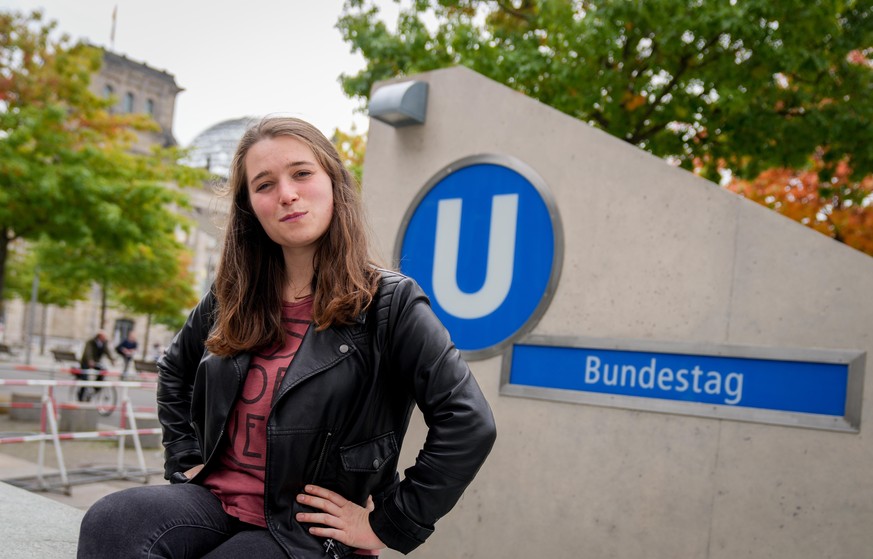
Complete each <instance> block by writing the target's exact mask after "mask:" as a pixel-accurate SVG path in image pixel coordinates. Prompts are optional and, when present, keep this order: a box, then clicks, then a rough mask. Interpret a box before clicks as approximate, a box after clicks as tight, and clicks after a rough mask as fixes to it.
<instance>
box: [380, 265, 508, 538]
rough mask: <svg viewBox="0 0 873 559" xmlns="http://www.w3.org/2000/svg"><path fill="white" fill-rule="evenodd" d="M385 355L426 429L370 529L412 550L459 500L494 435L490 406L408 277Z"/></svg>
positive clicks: (396, 298) (394, 303) (394, 301)
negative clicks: (415, 453)
mask: <svg viewBox="0 0 873 559" xmlns="http://www.w3.org/2000/svg"><path fill="white" fill-rule="evenodd" d="M388 316H389V317H391V319H390V320H389V322H390V324H389V332H388V339H387V344H386V346H387V350H386V351H387V352H388V355H387V356H386V358H389V359H391V361H392V364H391V366H392V369H393V370H394V371H395V372H396V374H398V375H400V377H402V378H403V379H405V380H406V382H408V388H409V390H410V392H411V394H412V395H413V397H414V398H415V401H416V404H417V405H418V407H419V409H420V410H421V412H422V414H423V415H424V419H425V422H426V423H427V425H428V432H427V438H426V440H425V443H424V445H423V447H422V448H421V450H420V451H419V454H418V457H417V458H416V460H415V465H414V466H412V467H410V468H408V469H407V470H406V471H405V472H404V474H405V476H404V479H403V481H402V482H401V483H400V484H399V485H397V486H396V487H395V488H394V490H393V491H391V492H389V493H387V494H385V495H384V497H383V498H382V499H380V502H377V503H376V507H375V509H374V510H373V512H372V513H371V514H370V519H369V520H370V525H371V526H372V528H373V530H374V532H375V533H376V534H377V535H378V537H379V539H380V540H382V541H383V542H385V544H387V545H388V547H390V548H392V549H397V550H398V551H401V552H403V553H408V552H409V551H411V550H412V549H414V548H415V547H417V546H418V545H420V544H421V543H422V542H424V540H425V539H426V538H427V537H428V536H429V535H430V534H431V533H432V532H433V526H434V523H435V522H436V521H437V520H438V519H439V518H440V517H442V516H443V515H445V514H446V513H447V512H449V511H450V510H451V509H452V507H454V505H455V503H457V501H458V500H459V499H460V498H461V495H462V494H463V492H464V490H465V489H466V488H467V486H468V485H469V484H470V482H472V481H473V478H474V477H475V476H476V473H477V472H478V471H479V468H480V467H481V466H482V464H483V463H484V462H485V459H486V457H487V456H488V454H489V452H490V451H491V447H492V446H493V444H494V441H495V438H496V426H495V423H494V417H493V415H492V413H491V408H490V406H489V405H488V402H487V401H486V400H485V396H484V395H483V394H482V391H481V389H480V388H479V385H478V384H477V382H476V379H475V378H474V377H473V374H472V372H471V371H470V368H469V366H468V365H467V363H466V362H465V361H464V359H463V358H462V357H461V354H460V352H459V350H458V349H457V348H456V347H455V346H454V344H453V343H452V341H451V338H450V336H449V333H448V332H447V331H446V329H445V327H443V325H442V323H441V322H440V321H439V319H438V318H437V317H436V315H435V314H434V313H433V310H432V309H431V307H430V303H429V301H428V299H427V297H426V296H425V294H424V292H423V291H422V290H421V288H420V287H419V286H418V284H416V283H415V282H414V281H413V280H411V279H409V278H403V279H401V280H400V281H399V283H398V284H397V286H396V288H395V290H394V292H393V294H392V297H391V307H390V311H389V313H388Z"/></svg>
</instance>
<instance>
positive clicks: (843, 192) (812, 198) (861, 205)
mask: <svg viewBox="0 0 873 559" xmlns="http://www.w3.org/2000/svg"><path fill="white" fill-rule="evenodd" d="M814 163H815V164H814V165H813V166H810V167H809V168H806V169H803V170H795V169H769V170H767V171H764V172H763V173H761V174H760V175H758V176H757V177H755V179H754V180H749V181H745V180H735V181H732V182H731V183H730V184H728V188H729V189H730V190H732V191H734V192H736V193H738V194H742V195H743V196H746V197H747V198H749V199H751V200H754V201H755V202H758V203H759V204H762V205H764V206H767V207H769V208H770V209H773V210H775V211H777V212H779V213H781V214H783V215H785V216H787V217H790V218H791V219H794V220H795V221H799V222H801V223H803V224H804V225H807V226H809V227H811V228H813V229H815V230H816V231H819V232H820V233H823V234H825V235H828V236H829V237H832V238H834V239H836V240H838V241H841V242H843V243H846V244H847V245H849V246H851V247H853V248H856V249H858V250H860V251H862V252H865V253H867V254H869V255H870V256H873V205H870V204H869V203H868V200H873V175H871V176H867V177H866V178H865V179H863V180H861V181H858V182H855V181H853V180H851V178H850V177H851V175H852V173H851V171H850V169H849V168H848V165H846V164H845V163H842V164H840V165H838V166H837V169H836V172H835V173H834V174H833V177H831V179H830V180H828V181H827V182H826V183H822V182H821V179H820V177H819V170H820V167H821V166H822V165H823V162H822V158H821V157H817V158H815V159H814Z"/></svg>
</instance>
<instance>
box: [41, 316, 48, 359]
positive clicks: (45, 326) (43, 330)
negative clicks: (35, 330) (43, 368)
mask: <svg viewBox="0 0 873 559" xmlns="http://www.w3.org/2000/svg"><path fill="white" fill-rule="evenodd" d="M48 311H49V306H48V305H43V306H42V324H40V329H39V330H40V331H39V354H40V355H45V337H46V333H47V332H48V314H49V312H48Z"/></svg>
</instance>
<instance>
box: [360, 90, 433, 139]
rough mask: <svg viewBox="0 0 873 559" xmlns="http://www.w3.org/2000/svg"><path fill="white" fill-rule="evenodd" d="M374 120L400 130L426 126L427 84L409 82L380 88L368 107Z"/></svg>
mask: <svg viewBox="0 0 873 559" xmlns="http://www.w3.org/2000/svg"><path fill="white" fill-rule="evenodd" d="M367 109H368V112H369V114H370V116H371V117H372V118H375V119H376V120H379V121H382V122H384V123H385V124H388V125H390V126H393V127H395V128H400V127H402V126H410V125H413V124H424V117H425V113H426V112H427V82H420V81H408V82H400V83H393V84H391V85H386V86H383V87H380V88H379V89H377V90H376V92H375V93H374V94H373V96H372V97H371V98H370V104H369V106H368V107H367Z"/></svg>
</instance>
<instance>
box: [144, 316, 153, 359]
mask: <svg viewBox="0 0 873 559" xmlns="http://www.w3.org/2000/svg"><path fill="white" fill-rule="evenodd" d="M151 327H152V315H150V314H147V315H146V327H145V336H144V339H143V341H142V359H143V361H145V360H146V359H148V354H147V352H148V350H149V330H151Z"/></svg>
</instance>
